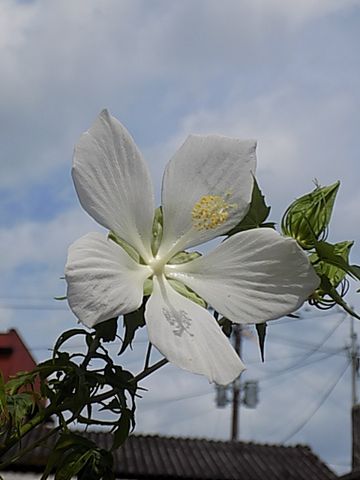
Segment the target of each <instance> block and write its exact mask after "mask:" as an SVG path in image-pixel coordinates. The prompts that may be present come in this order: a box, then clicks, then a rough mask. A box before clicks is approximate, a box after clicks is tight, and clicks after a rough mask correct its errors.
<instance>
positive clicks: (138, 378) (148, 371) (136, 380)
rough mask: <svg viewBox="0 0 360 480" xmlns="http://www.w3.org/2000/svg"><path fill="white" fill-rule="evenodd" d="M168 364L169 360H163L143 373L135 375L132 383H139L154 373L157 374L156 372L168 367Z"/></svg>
mask: <svg viewBox="0 0 360 480" xmlns="http://www.w3.org/2000/svg"><path fill="white" fill-rule="evenodd" d="M168 362H169V360H167V359H166V358H163V359H162V360H160V361H158V362H156V363H154V365H152V366H151V367H148V368H145V369H144V370H143V371H142V372H140V373H138V374H137V375H135V377H134V378H133V379H132V380H131V383H133V382H135V383H137V382H139V381H140V380H142V379H143V378H146V377H148V376H149V375H151V374H152V373H153V372H155V371H156V370H159V368H161V367H163V366H164V365H166V364H167V363H168Z"/></svg>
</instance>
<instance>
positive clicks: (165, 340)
mask: <svg viewBox="0 0 360 480" xmlns="http://www.w3.org/2000/svg"><path fill="white" fill-rule="evenodd" d="M145 319H146V324H147V328H148V333H149V340H150V342H151V343H152V344H153V345H154V346H155V347H156V348H157V349H158V350H159V351H160V352H161V353H162V354H163V355H164V356H165V357H166V358H167V359H168V360H169V361H170V362H172V363H174V364H175V365H177V366H178V367H180V368H184V369H185V370H189V371H190V372H194V373H199V374H202V375H206V376H207V377H208V379H209V380H210V382H216V383H218V384H219V385H227V384H228V383H230V382H232V381H233V380H234V379H235V378H237V377H238V376H239V375H240V373H241V372H242V370H244V365H243V363H242V362H241V360H240V358H239V357H238V355H237V354H236V353H235V351H234V349H233V348H232V347H231V345H230V342H229V341H228V339H227V338H226V337H225V335H224V334H223V332H222V331H221V328H220V327H219V325H218V323H217V322H216V320H215V319H214V317H213V316H212V315H210V313H209V312H208V311H207V310H205V309H204V308H202V307H200V306H199V305H197V304H196V303H194V302H192V301H191V300H188V299H187V298H185V297H183V296H182V295H180V294H178V293H177V292H175V290H173V288H171V286H170V285H169V284H168V282H167V281H166V280H165V279H160V280H159V279H158V278H157V277H154V289H153V293H152V295H151V297H150V299H149V300H148V302H147V304H146V311H145Z"/></svg>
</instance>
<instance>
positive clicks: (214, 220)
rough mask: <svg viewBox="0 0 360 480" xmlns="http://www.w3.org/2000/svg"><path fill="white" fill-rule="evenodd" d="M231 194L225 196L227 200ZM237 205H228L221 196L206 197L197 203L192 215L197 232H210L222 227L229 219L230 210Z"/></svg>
mask: <svg viewBox="0 0 360 480" xmlns="http://www.w3.org/2000/svg"><path fill="white" fill-rule="evenodd" d="M227 197H229V194H226V195H225V198H227ZM236 207H237V205H236V204H234V203H233V204H230V203H227V202H226V201H225V200H224V198H223V197H221V196H219V195H205V196H204V197H201V198H200V200H199V201H198V202H196V203H195V205H194V207H193V209H192V212H191V215H192V221H193V225H194V227H195V228H196V230H210V229H214V228H217V227H218V226H219V225H222V224H223V223H224V222H226V220H227V219H228V218H229V210H230V209H232V208H236Z"/></svg>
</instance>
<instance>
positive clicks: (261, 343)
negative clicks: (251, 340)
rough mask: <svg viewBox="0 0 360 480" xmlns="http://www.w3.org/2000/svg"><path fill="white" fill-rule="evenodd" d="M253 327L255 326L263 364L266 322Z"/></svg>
mask: <svg viewBox="0 0 360 480" xmlns="http://www.w3.org/2000/svg"><path fill="white" fill-rule="evenodd" d="M255 326H256V332H257V334H258V340H259V347H260V353H261V360H262V361H263V362H264V359H265V337H266V328H267V323H266V322H265V323H257V324H256V325H255Z"/></svg>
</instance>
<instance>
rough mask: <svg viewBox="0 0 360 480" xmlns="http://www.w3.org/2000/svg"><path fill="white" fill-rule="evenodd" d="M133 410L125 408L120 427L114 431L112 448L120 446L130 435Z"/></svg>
mask: <svg viewBox="0 0 360 480" xmlns="http://www.w3.org/2000/svg"><path fill="white" fill-rule="evenodd" d="M132 415H133V414H132V412H131V410H129V409H128V408H125V409H124V410H123V412H122V414H121V417H120V420H119V423H118V428H117V429H116V430H115V432H114V434H113V435H114V438H113V445H112V450H116V449H117V448H119V447H120V446H121V445H122V444H123V443H124V442H125V440H126V439H127V438H128V436H129V432H130V427H131V419H132Z"/></svg>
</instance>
